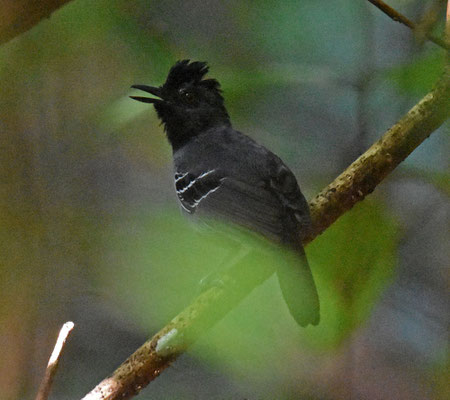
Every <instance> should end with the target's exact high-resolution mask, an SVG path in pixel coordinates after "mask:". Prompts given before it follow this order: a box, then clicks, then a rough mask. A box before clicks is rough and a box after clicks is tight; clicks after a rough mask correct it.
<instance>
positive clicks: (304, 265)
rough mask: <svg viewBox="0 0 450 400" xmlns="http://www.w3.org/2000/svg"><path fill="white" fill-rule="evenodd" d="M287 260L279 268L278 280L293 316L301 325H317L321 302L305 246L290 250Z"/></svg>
mask: <svg viewBox="0 0 450 400" xmlns="http://www.w3.org/2000/svg"><path fill="white" fill-rule="evenodd" d="M287 253H288V254H286V262H283V263H281V264H280V265H279V266H278V268H277V276H278V282H279V283H280V288H281V293H282V294H283V298H284V301H285V302H286V305H287V306H288V308H289V312H290V313H291V315H292V317H293V318H294V319H295V321H296V322H297V323H298V324H299V325H300V326H303V327H305V326H307V325H308V324H312V325H317V324H318V323H319V321H320V303H319V296H318V294H317V289H316V285H315V283H314V279H313V276H312V274H311V270H310V268H309V264H308V260H307V259H306V255H305V252H304V251H303V248H299V249H295V251H289V252H287Z"/></svg>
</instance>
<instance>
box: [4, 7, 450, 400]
mask: <svg viewBox="0 0 450 400" xmlns="http://www.w3.org/2000/svg"><path fill="white" fill-rule="evenodd" d="M441 3H442V8H441V9H440V14H441V16H440V18H438V20H437V23H436V28H435V30H436V32H437V33H439V32H441V31H442V27H443V23H444V22H443V16H444V15H445V12H444V3H445V2H441ZM389 4H390V5H392V6H393V7H395V8H397V9H398V10H399V11H401V12H403V13H404V14H405V15H407V16H409V17H410V18H411V19H413V20H415V21H420V20H421V19H423V18H424V16H425V17H426V15H427V14H426V13H427V10H428V9H429V8H430V7H432V6H433V4H435V2H434V1H422V0H408V1H406V0H402V1H401V0H391V1H390V2H389ZM183 58H191V59H193V60H202V61H203V60H206V61H208V62H209V63H210V65H211V73H210V76H211V77H215V78H217V79H219V80H220V82H221V83H222V87H223V90H224V96H225V99H226V105H227V107H228V109H229V112H230V114H231V117H232V121H233V124H234V126H235V127H236V128H237V129H239V130H241V131H243V132H245V133H247V134H249V135H251V136H252V137H253V138H255V139H257V140H258V141H260V142H261V143H263V144H264V145H266V146H267V147H269V148H270V149H271V150H273V151H274V152H275V153H277V154H279V155H280V156H281V157H282V158H283V160H284V161H285V162H286V163H287V164H288V165H289V166H290V167H291V169H292V170H293V171H294V172H295V174H296V175H297V177H298V179H299V182H300V184H301V187H302V190H303V192H304V193H305V195H306V197H307V198H308V199H310V198H312V197H313V196H314V195H315V194H316V193H317V192H318V191H319V190H320V189H321V188H322V187H323V186H325V185H326V184H328V183H329V182H331V181H332V180H333V179H334V178H335V177H336V176H337V175H338V174H339V173H340V172H341V171H342V170H343V169H344V168H345V167H346V166H347V165H348V164H349V163H350V162H351V161H353V160H354V159H355V158H356V157H357V156H358V155H359V154H361V152H363V151H364V150H365V149H367V147H368V146H369V145H370V144H372V143H373V142H374V141H376V140H377V139H378V138H379V137H380V135H381V134H382V133H383V132H384V131H385V130H386V129H388V128H389V127H390V126H391V125H392V124H393V123H395V122H396V121H397V120H398V119H399V118H400V117H401V116H402V115H403V114H404V113H405V112H406V111H407V110H408V109H409V108H410V107H412V106H413V105H414V104H415V103H416V102H417V101H418V100H419V99H420V98H421V97H422V96H423V95H425V94H426V93H427V91H428V90H429V89H431V87H432V84H433V82H434V81H436V80H437V78H438V76H439V73H440V70H441V68H442V65H443V61H444V51H443V50H442V49H440V48H439V47H437V46H436V45H434V44H430V43H425V44H421V43H420V41H418V40H416V39H415V38H414V36H413V34H412V32H411V31H410V30H408V29H407V28H406V27H404V26H402V25H400V24H398V23H396V22H394V21H392V20H390V19H389V18H388V17H387V16H385V15H384V14H382V13H381V12H380V11H379V10H377V9H376V8H375V7H373V6H372V5H371V4H369V2H367V1H354V0H333V1H324V0H322V1H318V0H303V1H283V2H280V1H254V2H243V1H234V0H232V1H227V2H224V1H215V0H207V1H199V0H194V1H185V2H184V1H183V2H182V1H171V0H166V1H143V0H141V1H137V0H136V1H125V0H113V1H112V0H108V1H107V0H100V1H95V2H93V1H88V0H74V1H72V2H70V3H69V4H68V5H67V6H65V7H63V8H62V9H60V10H59V11H57V12H56V13H54V14H53V15H52V16H51V18H50V19H47V20H43V21H42V22H41V23H40V24H39V25H38V26H36V27H35V28H33V29H32V30H31V31H29V32H27V33H25V34H23V35H21V36H20V37H18V38H16V39H14V40H12V41H10V42H9V43H7V44H5V45H3V46H2V47H1V48H0V82H1V83H0V85H1V86H0V87H1V96H0V254H1V257H0V274H1V275H0V353H1V355H0V398H1V399H5V400H10V399H11V400H16V399H31V398H33V396H34V395H35V393H36V390H37V386H38V384H39V381H40V379H41V376H42V374H43V371H44V369H45V365H46V363H47V359H48V356H49V354H50V352H51V349H52V347H53V345H54V341H55V339H56V335H57V331H58V329H59V327H60V325H61V324H62V323H64V322H65V321H67V320H73V321H74V322H75V324H76V327H75V331H74V333H73V335H72V337H71V339H70V341H69V343H68V345H67V348H66V352H65V354H64V357H63V359H62V364H61V366H60V369H59V372H58V374H57V377H56V381H55V385H54V391H53V396H52V397H51V398H52V399H67V398H73V399H75V398H80V397H82V395H84V394H85V393H86V392H88V391H89V390H90V389H92V388H93V386H95V384H97V383H98V382H99V381H100V380H101V379H103V378H104V377H105V376H107V375H108V374H109V373H111V372H112V371H113V370H114V369H115V367H116V366H118V365H119V363H120V362H122V361H123V360H124V359H125V358H126V357H127V356H128V355H129V354H130V353H131V352H132V351H134V350H135V349H136V348H137V347H138V346H139V345H140V344H141V343H142V342H143V341H144V340H145V339H146V338H148V337H150V336H151V335H153V334H154V333H155V332H156V331H157V330H159V329H160V328H162V327H163V326H164V325H165V324H166V323H167V322H168V321H169V320H170V319H171V318H173V317H174V316H175V315H176V314H177V313H178V312H179V311H180V310H182V309H183V308H184V307H185V306H186V305H188V304H189V303H190V302H191V301H192V299H193V298H194V295H195V293H196V290H197V282H198V280H199V279H200V278H201V277H202V276H204V275H205V274H206V273H207V272H208V271H211V269H214V266H215V265H216V264H218V263H219V262H220V254H218V253H217V252H216V251H213V250H212V249H211V246H210V244H209V243H205V242H203V241H201V240H198V239H197V238H196V236H195V235H192V233H191V231H190V227H189V226H187V225H186V223H185V222H184V220H183V219H182V217H181V216H180V214H179V210H178V205H177V204H176V199H175V195H174V193H173V192H174V191H173V186H172V167H171V153H170V148H169V145H168V144H167V142H166V139H165V137H164V134H163V132H162V128H161V127H160V126H159V121H158V120H157V118H156V115H155V112H154V111H153V109H152V107H149V106H148V105H145V104H140V103H137V102H134V101H132V100H130V99H129V98H128V95H130V94H132V91H131V90H130V89H129V87H130V85H131V84H134V83H145V84H150V85H159V84H161V83H162V82H163V81H164V79H165V77H166V74H167V71H168V69H169V68H170V66H171V65H172V64H173V63H174V62H175V61H176V60H178V59H183ZM448 128H449V127H448V125H447V126H443V127H441V128H440V129H439V130H438V131H436V132H435V133H433V135H432V136H431V137H430V138H429V139H428V140H426V142H425V143H423V144H422V145H421V146H420V147H419V148H418V149H417V150H416V151H415V152H414V153H413V154H412V155H411V156H410V157H409V158H408V159H407V160H406V161H405V162H404V163H403V164H402V165H401V166H400V167H399V168H398V169H397V170H396V171H395V172H394V173H393V174H392V175H390V176H389V177H388V178H387V179H386V180H385V181H384V182H383V183H382V184H381V185H380V186H379V187H378V188H377V189H376V190H375V192H374V193H373V194H372V195H370V196H369V197H368V198H367V199H366V200H364V202H363V203H360V204H358V205H357V206H356V207H355V208H354V209H353V210H351V211H350V212H349V213H347V214H346V215H345V216H344V217H342V218H341V219H340V220H339V221H338V222H337V223H336V224H334V225H333V226H332V227H331V228H329V229H328V230H327V231H326V232H325V233H324V234H323V235H322V236H320V237H319V238H318V239H317V240H315V241H314V242H313V243H312V244H311V245H310V246H308V248H307V253H308V257H309V259H310V263H311V266H312V269H313V273H314V275H315V277H316V281H317V284H318V290H319V294H320V297H321V301H322V322H321V324H320V325H319V327H317V328H311V327H309V328H307V329H302V330H301V329H299V328H298V327H297V326H296V325H295V323H294V321H293V320H292V319H291V318H290V316H289V314H288V312H287V310H286V307H285V306H284V304H283V301H282V299H281V296H280V293H279V289H278V287H277V283H276V281H275V280H274V279H273V278H272V279H271V280H269V281H268V282H266V283H265V284H264V285H263V286H261V287H260V288H257V289H256V290H255V291H254V292H253V293H251V294H250V295H249V297H248V298H247V299H246V300H245V301H244V302H243V303H242V304H241V305H240V306H239V307H238V308H237V309H236V310H234V311H233V312H232V313H230V315H229V316H227V317H226V318H225V319H224V320H223V321H222V322H220V323H219V325H218V326H217V327H215V328H214V329H213V330H212V331H211V332H209V333H208V334H207V335H206V336H205V337H204V338H202V339H201V340H200V342H199V343H198V344H197V345H195V346H194V348H193V349H192V351H190V352H189V353H188V354H186V355H183V356H182V357H181V358H180V359H179V360H178V361H177V362H175V363H174V365H173V366H172V367H171V368H170V369H169V370H167V371H165V372H164V373H163V374H162V375H161V376H160V377H159V378H158V379H157V380H156V381H155V382H153V383H152V384H151V385H150V386H149V388H147V389H146V390H144V391H143V392H142V394H141V395H140V396H138V398H139V399H150V398H152V399H164V400H165V399H217V400H222V399H249V400H260V399H297V398H302V399H330V400H331V399H350V398H352V399H377V400H378V399H408V400H414V399H444V398H446V394H447V393H448V390H449V388H448V384H447V379H448V366H449V364H448V358H447V356H448V342H447V339H448V337H447V326H448V322H449V318H448V297H447V293H448V287H449V279H448V277H449V275H448V262H449V246H448V242H449V233H448V232H449V211H450V206H449V194H450V189H449V184H448V182H449V178H450V173H449V163H448V154H449V129H448Z"/></svg>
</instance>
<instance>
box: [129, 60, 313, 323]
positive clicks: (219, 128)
mask: <svg viewBox="0 0 450 400" xmlns="http://www.w3.org/2000/svg"><path fill="white" fill-rule="evenodd" d="M208 72H209V65H208V63H207V62H203V61H190V60H189V59H185V60H180V61H177V62H176V63H175V64H174V65H173V66H172V67H171V68H170V70H169V73H168V75H167V78H166V81H165V82H164V84H163V85H161V86H159V87H155V86H148V85H142V84H135V85H132V86H131V87H132V88H133V89H138V90H141V91H144V92H146V93H149V94H151V95H152V96H153V97H147V96H145V97H143V96H130V97H131V98H132V99H134V100H137V101H140V102H144V103H149V104H153V106H154V109H155V110H156V113H157V116H158V117H159V119H160V120H161V123H162V125H163V127H164V131H165V133H166V136H167V139H168V142H169V143H170V145H171V147H172V153H173V164H174V183H175V190H176V194H177V198H178V200H179V203H180V205H181V209H182V210H183V212H184V213H186V214H187V215H189V216H192V217H193V216H196V217H195V218H208V217H211V218H214V219H217V220H219V221H222V222H225V223H229V224H231V225H235V226H238V227H240V229H242V228H243V229H244V230H248V231H250V232H254V233H256V234H257V235H259V236H261V237H264V238H265V239H267V240H269V241H270V242H271V243H274V244H275V245H276V246H278V247H280V248H283V249H286V251H288V252H290V253H291V254H294V255H295V256H294V257H286V259H285V260H283V259H282V260H280V261H279V262H278V265H277V266H276V268H275V271H276V275H277V277H278V281H279V285H280V288H281V292H282V295H283V297H284V300H285V303H286V304H287V306H288V309H289V312H290V314H291V315H292V317H293V318H294V320H295V321H296V322H297V323H298V324H299V325H300V326H302V327H305V326H307V325H309V324H311V325H317V324H318V323H319V321H320V303H319V296H318V293H317V288H316V285H315V282H314V278H313V276H312V273H311V269H310V267H309V264H308V261H307V258H306V254H305V251H304V249H303V246H302V244H301V238H302V237H305V235H307V234H308V232H310V230H311V217H310V211H309V207H308V203H307V201H306V199H305V197H304V196H303V194H302V192H301V190H300V188H299V185H298V183H297V180H296V178H295V176H294V174H293V173H292V171H291V170H290V169H289V168H288V167H287V166H286V164H285V163H284V162H283V161H282V160H281V159H280V158H279V157H278V156H277V155H275V154H274V153H272V152H271V151H270V150H268V149H267V148H266V147H264V146H263V145H261V144H259V143H257V142H256V141H255V140H253V139H252V138H250V137H249V136H247V135H245V134H243V133H241V132H240V131H238V130H235V129H234V128H233V127H232V124H231V121H230V116H229V114H228V111H227V109H226V107H225V101H224V97H223V95H222V90H221V86H220V83H219V82H218V81H217V80H216V79H212V78H207V77H205V76H206V75H207V73H208Z"/></svg>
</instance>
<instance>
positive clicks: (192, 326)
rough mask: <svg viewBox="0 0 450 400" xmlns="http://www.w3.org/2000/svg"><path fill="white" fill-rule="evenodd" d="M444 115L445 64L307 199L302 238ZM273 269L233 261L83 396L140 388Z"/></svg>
mask: <svg viewBox="0 0 450 400" xmlns="http://www.w3.org/2000/svg"><path fill="white" fill-rule="evenodd" d="M449 116H450V71H449V68H448V67H447V69H446V71H445V73H444V75H443V76H442V78H441V79H440V81H439V82H438V83H437V85H436V87H435V88H434V89H433V90H432V91H431V92H430V93H428V94H427V95H426V96H425V97H424V98H423V99H422V100H420V102H419V103H418V104H417V105H415V106H414V107H413V108H412V109H411V110H410V111H409V112H408V113H407V114H406V115H405V116H404V117H403V118H402V119H401V120H400V121H399V122H398V123H396V124H395V125H394V126H393V127H392V128H390V129H389V130H388V131H387V132H386V133H385V134H384V135H383V137H382V138H381V139H380V140H379V141H377V142H376V143H375V144H373V145H372V147H370V148H369V150H367V151H366V152H365V153H364V154H363V155H361V156H360V157H359V158H358V159H357V160H356V161H355V162H354V163H353V164H351V165H350V166H349V167H348V168H347V170H345V171H344V172H343V173H342V174H341V175H340V176H338V177H337V178H336V180H335V181H334V182H332V183H331V184H330V185H329V186H327V187H326V188H325V189H323V190H322V191H321V192H320V193H319V194H318V195H317V196H316V198H315V199H313V200H312V202H311V203H310V206H311V213H312V217H313V223H314V229H313V232H312V233H311V235H310V236H309V237H308V238H306V239H305V240H304V243H305V244H306V243H308V242H310V241H311V240H313V239H314V238H315V237H316V236H317V235H319V234H320V233H321V232H323V231H324V230H325V229H326V228H327V227H328V226H330V225H331V224H332V223H333V222H334V221H336V219H337V218H339V216H341V215H342V214H344V213H345V212H346V211H348V210H349V209H350V208H352V207H353V206H354V205H355V204H356V203H357V202H359V201H361V200H362V199H364V197H365V196H366V195H368V194H369V193H371V192H372V191H373V190H374V189H375V188H376V186H377V185H378V184H379V183H380V182H381V181H382V180H383V179H384V178H385V177H386V176H387V175H388V174H389V173H390V172H391V171H392V170H393V169H394V168H395V167H396V166H397V165H399V164H400V163H401V162H402V161H403V160H404V159H405V158H406V157H407V156H408V155H409V154H410V153H411V152H412V151H413V150H414V149H415V148H416V147H417V146H418V145H420V143H422V142H423V141H424V140H425V139H426V138H427V137H428V136H429V135H430V134H431V133H432V132H433V131H434V130H436V129H437V128H438V127H439V126H440V125H441V124H443V123H444V121H445V120H446V119H447V118H448V117H449ZM273 272H274V270H273V269H271V268H267V269H264V270H260V271H258V273H257V275H255V274H254V273H253V274H252V273H251V272H249V271H247V269H246V268H242V267H241V265H240V264H239V265H235V266H234V267H233V268H231V269H230V271H228V273H227V275H226V276H225V277H224V280H225V285H224V286H223V287H221V288H217V287H216V288H211V289H209V290H208V291H206V292H204V293H203V294H202V295H200V296H199V297H198V298H197V299H196V300H195V301H194V303H192V304H191V305H190V306H189V307H187V308H186V309H185V310H184V311H182V312H181V313H180V314H179V315H178V316H176V317H175V318H174V319H173V320H172V321H171V322H170V323H169V324H168V325H167V326H165V327H164V328H163V329H162V330H161V331H159V332H158V333H157V334H156V335H155V336H153V338H151V339H149V340H148V341H147V342H146V343H144V344H143V345H142V346H141V347H140V348H139V349H138V350H136V352H135V353H134V354H132V355H131V356H130V357H129V358H128V359H127V360H126V361H125V362H124V363H123V364H122V365H121V366H119V368H117V370H116V371H115V372H113V374H112V375H111V376H110V377H108V378H106V379H105V380H103V381H102V382H101V383H99V384H98V385H97V387H96V388H94V389H93V390H92V391H91V392H90V393H89V394H87V395H86V396H85V397H84V398H83V400H115V399H129V398H130V397H132V396H133V395H135V394H137V393H139V392H140V391H141V389H142V388H144V387H145V386H147V385H148V384H149V383H150V382H151V381H152V380H153V379H155V378H156V377H157V376H158V375H159V374H160V373H161V372H162V371H163V370H164V369H165V368H167V367H168V366H169V365H170V364H171V363H172V362H173V361H174V360H175V359H176V358H177V357H178V356H179V355H180V354H182V353H183V352H184V351H186V349H188V348H189V346H190V345H192V343H194V342H195V341H196V340H197V339H198V338H199V337H200V336H201V334H203V333H204V332H206V331H207V330H208V329H209V328H211V327H212V326H214V325H215V324H216V323H217V322H218V321H220V320H221V319H222V318H223V317H224V316H225V315H226V314H227V313H228V312H229V311H231V310H232V309H233V308H234V307H235V306H236V305H237V304H238V303H239V302H240V301H241V300H242V299H244V298H245V297H246V296H247V295H248V294H249V293H250V292H251V290H252V289H253V288H255V287H256V286H258V285H259V284H261V283H262V282H264V281H265V280H266V279H268V278H269V277H270V276H271V275H272V273H273Z"/></svg>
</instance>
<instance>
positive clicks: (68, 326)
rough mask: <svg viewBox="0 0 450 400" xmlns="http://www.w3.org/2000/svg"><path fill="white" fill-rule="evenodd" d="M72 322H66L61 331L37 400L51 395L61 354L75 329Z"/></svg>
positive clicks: (45, 399) (44, 399) (43, 399)
mask: <svg viewBox="0 0 450 400" xmlns="http://www.w3.org/2000/svg"><path fill="white" fill-rule="evenodd" d="M74 326H75V325H74V323H73V322H72V321H68V322H66V323H65V324H64V325H63V326H62V328H61V330H60V331H59V335H58V339H57V340H56V344H55V347H54V349H53V352H52V355H51V356H50V359H49V360H48V364H47V368H46V370H45V375H44V377H43V378H42V382H41V385H40V386H39V390H38V393H37V395H36V399H35V400H47V399H48V396H49V394H50V390H51V388H52V384H53V378H54V376H55V373H56V370H57V368H58V364H59V360H60V358H61V353H62V350H63V348H64V345H65V344H66V340H67V338H68V337H69V335H70V333H71V332H72V329H73V327H74Z"/></svg>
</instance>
